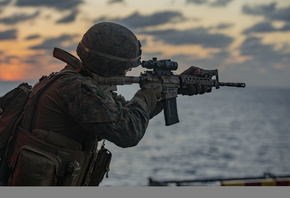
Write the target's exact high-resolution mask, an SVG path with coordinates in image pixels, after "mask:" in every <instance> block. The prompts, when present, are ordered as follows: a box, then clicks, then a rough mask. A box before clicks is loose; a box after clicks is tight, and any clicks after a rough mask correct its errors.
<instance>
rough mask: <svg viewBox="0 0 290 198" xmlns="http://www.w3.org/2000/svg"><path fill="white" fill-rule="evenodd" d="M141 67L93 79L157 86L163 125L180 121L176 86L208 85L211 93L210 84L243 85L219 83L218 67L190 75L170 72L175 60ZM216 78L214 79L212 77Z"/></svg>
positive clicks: (119, 83)
mask: <svg viewBox="0 0 290 198" xmlns="http://www.w3.org/2000/svg"><path fill="white" fill-rule="evenodd" d="M142 67H144V68H147V69H150V70H147V71H145V72H143V73H141V74H140V76H138V77H135V76H115V77H101V76H98V77H97V78H95V80H96V81H97V82H98V84H100V85H130V84H133V83H139V84H140V87H141V88H153V89H159V90H160V91H161V93H162V99H163V100H165V108H164V116H165V124H166V126H169V125H172V124H175V123H178V122H179V119H178V114H177V105H176V97H177V95H178V89H179V88H185V89H186V88H187V87H188V85H195V84H197V83H200V84H201V86H206V87H207V92H210V90H211V88H212V87H215V88H216V89H218V88H220V86H230V87H245V86H246V84H245V83H232V82H219V77H218V70H217V69H214V70H204V69H198V70H197V71H196V72H195V73H194V74H193V75H176V74H174V73H173V72H172V71H173V70H177V68H178V63H177V62H174V61H171V60H170V59H164V60H157V58H153V59H152V60H148V61H142ZM214 76H215V78H214V79H213V77H214Z"/></svg>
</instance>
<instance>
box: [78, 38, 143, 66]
mask: <svg viewBox="0 0 290 198" xmlns="http://www.w3.org/2000/svg"><path fill="white" fill-rule="evenodd" d="M80 46H81V47H82V48H83V49H84V50H85V51H86V52H88V53H91V54H96V55H99V56H102V57H106V58H109V59H113V60H119V61H125V62H136V61H138V60H139V59H141V55H139V56H137V57H135V58H132V59H131V58H123V57H119V56H113V55H110V54H106V53H103V52H99V51H95V50H91V49H89V48H87V47H86V46H85V45H84V44H83V43H82V41H81V42H80Z"/></svg>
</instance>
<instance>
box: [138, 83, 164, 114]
mask: <svg viewBox="0 0 290 198" xmlns="http://www.w3.org/2000/svg"><path fill="white" fill-rule="evenodd" d="M134 97H137V98H140V99H142V100H143V101H144V102H145V103H146V104H147V106H148V109H149V111H150V115H152V113H153V112H154V110H155V107H156V104H157V101H158V100H159V99H160V98H161V93H160V91H158V90H155V89H144V88H143V89H139V90H138V91H137V92H136V93H135V95H134ZM150 117H151V116H150Z"/></svg>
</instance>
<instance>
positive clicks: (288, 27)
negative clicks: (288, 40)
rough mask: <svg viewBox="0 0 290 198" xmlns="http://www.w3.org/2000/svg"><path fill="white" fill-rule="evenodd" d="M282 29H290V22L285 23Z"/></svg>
mask: <svg viewBox="0 0 290 198" xmlns="http://www.w3.org/2000/svg"><path fill="white" fill-rule="evenodd" d="M280 31H290V23H287V24H285V25H284V26H283V27H282V28H281V29H280Z"/></svg>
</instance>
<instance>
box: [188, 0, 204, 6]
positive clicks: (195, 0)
mask: <svg viewBox="0 0 290 198" xmlns="http://www.w3.org/2000/svg"><path fill="white" fill-rule="evenodd" d="M207 2H208V0H186V3H193V4H199V5H201V4H206V3H207Z"/></svg>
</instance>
